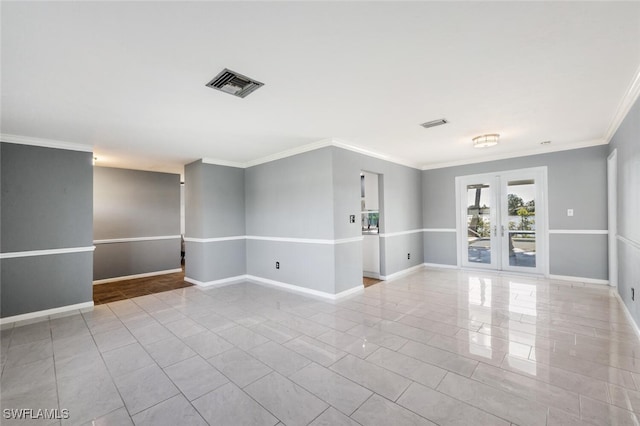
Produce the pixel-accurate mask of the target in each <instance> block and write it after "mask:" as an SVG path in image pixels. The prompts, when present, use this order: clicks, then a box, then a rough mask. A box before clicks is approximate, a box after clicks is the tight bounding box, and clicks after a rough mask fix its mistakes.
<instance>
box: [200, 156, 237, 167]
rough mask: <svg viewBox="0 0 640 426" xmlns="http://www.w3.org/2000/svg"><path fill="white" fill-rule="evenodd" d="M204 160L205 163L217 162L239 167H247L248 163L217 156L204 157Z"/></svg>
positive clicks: (222, 164)
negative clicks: (222, 158)
mask: <svg viewBox="0 0 640 426" xmlns="http://www.w3.org/2000/svg"><path fill="white" fill-rule="evenodd" d="M202 162H203V163H205V164H215V165H217V166H227V167H237V168H239V169H244V168H246V167H247V165H246V163H237V162H235V161H227V160H220V159H217V158H202Z"/></svg>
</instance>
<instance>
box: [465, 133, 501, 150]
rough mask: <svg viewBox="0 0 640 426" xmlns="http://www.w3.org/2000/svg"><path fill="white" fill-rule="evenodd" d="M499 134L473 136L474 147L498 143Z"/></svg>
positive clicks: (485, 146) (486, 146)
mask: <svg viewBox="0 0 640 426" xmlns="http://www.w3.org/2000/svg"><path fill="white" fill-rule="evenodd" d="M499 139H500V135H499V134H497V133H490V134H488V135H482V136H476V137H475V138H473V139H472V140H473V147H474V148H488V147H490V146H494V145H497V144H498V140H499Z"/></svg>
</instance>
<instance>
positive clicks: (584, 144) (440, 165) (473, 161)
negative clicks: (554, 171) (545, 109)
mask: <svg viewBox="0 0 640 426" xmlns="http://www.w3.org/2000/svg"><path fill="white" fill-rule="evenodd" d="M607 143H608V141H606V140H605V139H595V140H590V141H583V142H576V143H572V144H565V145H558V146H555V147H548V148H545V149H544V151H540V150H537V149H532V150H528V151H519V152H511V153H506V154H499V155H491V156H486V157H481V158H469V159H464V160H457V161H450V162H445V163H434V164H427V165H424V166H422V170H432V169H444V168H446V167H454V166H464V165H467V164H477V163H486V162H487V161H496V160H506V159H509V158H518V157H527V156H529V155H541V154H549V153H551V152H559V151H570V150H572V149H580V148H589V147H591V146H598V145H606V144H607Z"/></svg>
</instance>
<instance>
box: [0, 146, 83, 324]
mask: <svg viewBox="0 0 640 426" xmlns="http://www.w3.org/2000/svg"><path fill="white" fill-rule="evenodd" d="M91 160H92V154H91V153H90V152H81V151H70V150H62V149H53V148H42V147H36V146H28V145H18V144H11V143H5V142H3V143H1V144H0V162H1V163H0V164H1V167H0V180H1V183H0V185H1V190H2V200H1V203H0V235H2V238H1V245H0V247H1V251H2V260H1V267H0V274H1V279H0V293H1V299H2V302H1V305H0V316H1V317H2V318H6V317H12V316H15V315H20V314H26V313H32V312H37V311H44V310H49V309H54V308H63V307H66V306H71V305H77V304H87V303H92V299H93V287H92V269H93V253H92V251H93V241H92V240H93V238H92V234H93V232H92V222H93V202H92V192H93V187H92V184H93V170H92V169H93V168H92V166H91ZM61 251H62V253H61Z"/></svg>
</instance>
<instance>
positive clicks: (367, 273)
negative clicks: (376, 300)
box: [362, 271, 380, 280]
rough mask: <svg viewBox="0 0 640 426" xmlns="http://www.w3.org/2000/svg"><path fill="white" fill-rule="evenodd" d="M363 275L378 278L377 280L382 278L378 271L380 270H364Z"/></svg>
mask: <svg viewBox="0 0 640 426" xmlns="http://www.w3.org/2000/svg"><path fill="white" fill-rule="evenodd" d="M362 276H363V277H367V278H373V279H376V280H379V279H380V273H378V272H367V271H362Z"/></svg>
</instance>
